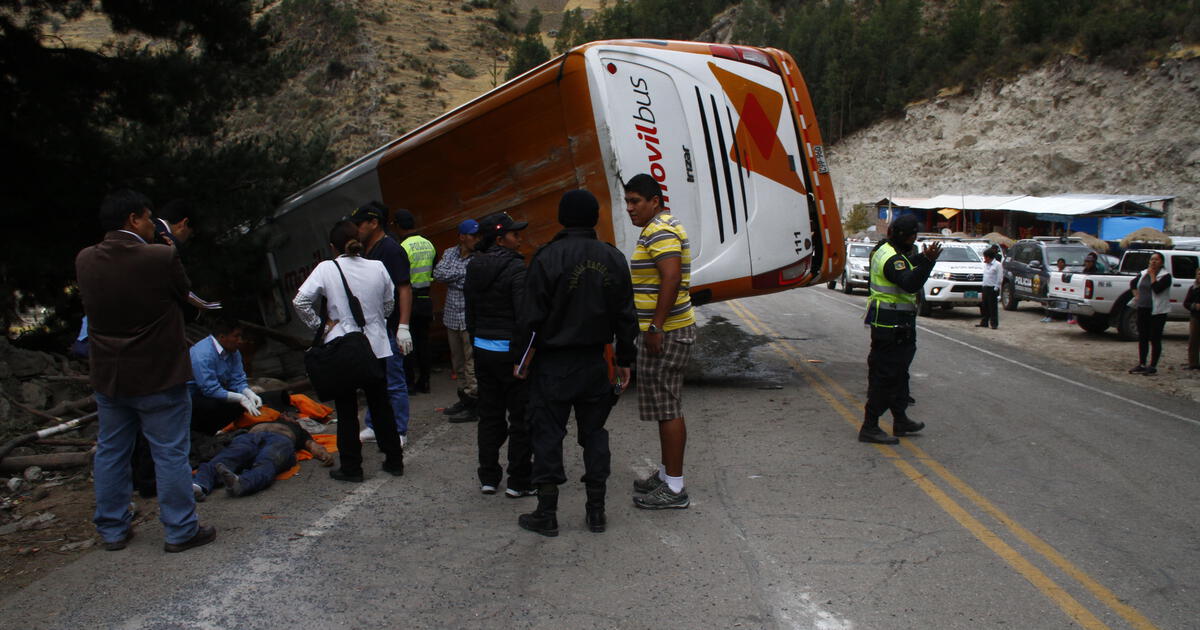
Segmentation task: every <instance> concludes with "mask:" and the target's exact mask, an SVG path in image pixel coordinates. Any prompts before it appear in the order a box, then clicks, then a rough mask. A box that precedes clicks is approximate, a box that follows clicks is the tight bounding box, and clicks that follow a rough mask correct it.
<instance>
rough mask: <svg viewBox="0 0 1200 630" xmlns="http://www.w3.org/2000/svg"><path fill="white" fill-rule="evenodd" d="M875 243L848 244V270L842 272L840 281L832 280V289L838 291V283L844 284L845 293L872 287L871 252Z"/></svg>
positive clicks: (851, 242)
mask: <svg viewBox="0 0 1200 630" xmlns="http://www.w3.org/2000/svg"><path fill="white" fill-rule="evenodd" d="M874 249H875V243H872V242H870V241H866V242H863V241H850V242H847V243H846V268H845V269H844V270H843V271H842V277H841V279H840V280H831V281H830V282H829V288H830V289H836V288H837V285H838V282H839V281H840V282H841V283H842V292H843V293H853V292H854V289H857V288H862V289H866V288H869V287H870V286H871V251H872V250H874Z"/></svg>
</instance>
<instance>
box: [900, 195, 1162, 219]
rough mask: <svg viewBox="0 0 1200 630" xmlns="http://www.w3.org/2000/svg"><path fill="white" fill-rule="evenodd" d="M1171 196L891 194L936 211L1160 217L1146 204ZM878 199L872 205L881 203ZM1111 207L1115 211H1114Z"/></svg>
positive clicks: (911, 205) (907, 203)
mask: <svg viewBox="0 0 1200 630" xmlns="http://www.w3.org/2000/svg"><path fill="white" fill-rule="evenodd" d="M1174 198H1175V197H1174V196H1173V195H1093V194H1066V195H1054V196H1052V197H1034V196H1033V195H938V196H936V197H926V198H920V197H892V198H891V200H890V203H891V205H893V206H896V207H905V208H916V209H919V210H936V209H939V208H956V209H959V210H1011V211H1014V212H1032V213H1036V214H1060V215H1069V216H1080V215H1088V214H1150V215H1154V216H1161V215H1162V213H1163V211H1162V210H1159V209H1158V208H1152V207H1150V206H1148V205H1145V204H1148V203H1153V202H1156V201H1166V200H1170V199H1174ZM887 203H889V200H888V199H886V198H885V199H881V200H880V201H879V202H878V204H876V205H885V204H887ZM1114 209H1115V211H1114Z"/></svg>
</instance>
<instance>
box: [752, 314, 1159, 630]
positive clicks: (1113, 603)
mask: <svg viewBox="0 0 1200 630" xmlns="http://www.w3.org/2000/svg"><path fill="white" fill-rule="evenodd" d="M729 305H730V306H731V307H733V308H734V311H735V312H737V313H738V314H739V316H740V317H742V319H743V320H753V321H754V322H756V323H757V324H758V326H759V327H760V328H762V329H764V330H766V331H768V333H769V335H770V336H778V334H777V333H775V332H774V331H772V330H770V328H769V327H768V326H767V325H766V324H765V323H764V322H763V321H762V320H761V319H759V317H758V316H757V315H755V314H754V313H753V312H752V311H751V310H750V309H749V308H748V307H747V306H746V305H744V304H740V303H734V302H729ZM747 323H748V324H750V322H749V321H747ZM776 343H779V344H780V345H781V346H782V347H783V348H784V349H786V350H787V351H788V352H789V353H791V354H793V355H794V356H796V357H801V354H800V352H799V350H797V349H796V348H795V347H794V346H792V344H790V343H788V342H787V341H785V340H779V341H778V342H776ZM797 364H798V365H799V366H800V368H801V369H803V370H804V371H805V372H810V373H812V374H815V375H816V376H817V377H818V378H819V379H820V380H822V381H823V382H824V383H826V384H827V385H828V386H829V387H830V388H832V389H834V390H836V391H837V392H838V393H839V394H840V395H841V396H843V397H844V398H845V399H847V400H849V401H852V402H853V403H854V404H855V405H857V406H859V407H861V405H862V403H861V402H859V400H858V397H857V396H855V395H854V394H852V393H850V392H849V391H847V390H846V388H844V387H842V385H841V384H840V383H838V382H837V381H835V380H834V379H833V378H831V377H830V376H829V375H828V374H826V373H825V372H823V371H821V370H818V369H816V368H813V367H812V366H810V365H807V364H806V363H804V362H802V361H801V362H797V363H793V366H795V365H797ZM843 408H844V407H843ZM843 415H845V414H843ZM856 426H857V424H856ZM901 444H903V445H904V447H905V448H906V449H907V450H908V451H909V452H911V453H912V454H913V456H914V457H916V459H917V460H918V461H920V462H921V463H923V464H925V466H927V467H928V468H929V469H931V470H933V472H934V473H936V474H937V476H938V477H941V478H942V479H943V480H944V481H945V482H946V483H947V484H949V485H950V487H952V488H954V489H955V490H957V491H958V492H959V493H960V494H962V495H963V496H964V497H966V498H967V499H969V500H970V501H971V502H972V503H974V504H975V505H976V506H977V507H979V509H981V510H983V511H984V512H985V513H987V514H988V515H990V516H991V517H992V518H994V519H996V520H997V521H999V522H1000V523H1001V524H1003V525H1004V527H1005V528H1007V529H1008V530H1009V531H1010V532H1012V533H1013V535H1015V536H1016V537H1017V538H1019V539H1020V540H1021V541H1022V542H1024V543H1025V544H1027V545H1029V546H1030V547H1031V548H1032V549H1033V550H1034V551H1036V552H1038V553H1039V554H1041V556H1042V557H1044V558H1046V559H1047V560H1049V561H1050V562H1051V563H1052V564H1054V566H1056V567H1058V568H1059V569H1060V570H1061V571H1062V572H1063V573H1066V574H1067V575H1069V576H1070V577H1071V578H1072V579H1074V580H1075V581H1076V582H1079V584H1081V585H1082V586H1083V587H1084V588H1085V589H1087V590H1088V592H1090V593H1091V594H1092V596H1093V597H1095V598H1096V599H1098V600H1100V602H1102V603H1103V604H1104V605H1105V606H1108V607H1109V608H1110V609H1111V610H1112V611H1113V612H1115V613H1117V614H1118V615H1120V616H1121V617H1122V618H1124V619H1125V621H1127V622H1129V624H1130V625H1131V626H1133V627H1134V628H1137V629H1138V630H1157V626H1155V625H1154V623H1153V622H1151V621H1150V620H1149V619H1147V618H1146V616H1145V615H1143V614H1142V613H1141V612H1139V611H1138V610H1137V609H1136V608H1134V607H1132V606H1130V605H1128V604H1126V603H1124V602H1122V601H1121V600H1120V599H1119V598H1118V597H1117V596H1116V594H1114V593H1113V592H1112V591H1110V590H1109V589H1108V588H1106V587H1105V586H1104V585H1102V584H1100V583H1099V582H1098V581H1096V579H1095V578H1093V577H1091V576H1090V575H1088V574H1087V573H1086V572H1084V571H1083V569H1080V568H1079V567H1078V566H1075V565H1074V564H1073V563H1071V561H1069V560H1067V559H1066V557H1064V556H1063V555H1062V554H1061V553H1059V552H1058V550H1056V549H1055V548H1054V547H1052V546H1051V545H1050V544H1049V543H1047V542H1046V541H1044V540H1042V539H1041V538H1039V537H1038V536H1037V535H1036V534H1034V533H1033V532H1031V531H1029V530H1028V529H1026V528H1025V527H1023V526H1021V524H1019V523H1017V522H1016V520H1014V519H1013V518H1012V517H1010V516H1009V515H1008V514H1005V513H1004V511H1003V510H1001V509H1000V508H998V507H996V506H995V505H994V504H993V503H992V502H991V501H989V500H987V499H986V498H985V497H984V496H983V495H981V494H980V493H979V492H978V491H976V490H975V489H974V488H972V487H971V486H969V485H968V484H967V483H966V482H965V481H963V480H962V479H960V478H959V477H958V476H957V475H955V474H954V473H952V472H950V471H949V470H947V469H946V467H945V466H943V465H942V464H941V463H940V462H938V461H937V460H936V459H934V458H933V457H931V456H930V455H929V454H928V453H926V452H925V451H924V450H923V449H922V448H921V447H919V446H917V445H916V444H914V443H913V442H912V440H902V441H901Z"/></svg>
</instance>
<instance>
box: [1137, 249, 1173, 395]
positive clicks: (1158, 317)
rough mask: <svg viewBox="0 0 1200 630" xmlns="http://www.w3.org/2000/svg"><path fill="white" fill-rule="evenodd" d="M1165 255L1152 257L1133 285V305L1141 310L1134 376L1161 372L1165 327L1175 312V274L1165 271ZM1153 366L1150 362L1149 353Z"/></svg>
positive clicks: (1157, 254)
mask: <svg viewBox="0 0 1200 630" xmlns="http://www.w3.org/2000/svg"><path fill="white" fill-rule="evenodd" d="M1163 262H1164V261H1163V255H1162V254H1160V253H1158V252H1154V253H1153V254H1150V262H1149V263H1148V264H1147V267H1146V268H1145V269H1143V270H1142V272H1141V273H1139V274H1138V275H1137V277H1136V278H1134V279H1133V280H1131V281H1130V282H1129V288H1130V289H1132V290H1133V299H1132V300H1130V302H1129V305H1130V306H1132V307H1134V308H1136V309H1137V329H1138V364H1137V365H1136V366H1134V367H1133V369H1131V370H1129V373H1130V374H1144V375H1147V376H1149V375H1151V374H1156V373H1158V357H1159V356H1161V355H1162V335H1163V326H1165V325H1166V324H1167V313H1170V312H1171V274H1169V273H1164V272H1163ZM1147 347H1149V350H1150V363H1149V364H1147V363H1146V350H1147Z"/></svg>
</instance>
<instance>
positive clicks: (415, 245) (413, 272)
mask: <svg viewBox="0 0 1200 630" xmlns="http://www.w3.org/2000/svg"><path fill="white" fill-rule="evenodd" d="M400 246H401V247H403V248H404V251H405V252H407V253H408V281H409V282H410V283H411V284H412V287H413V288H414V289H427V288H429V285H431V284H433V259H434V258H435V257H437V250H435V249H434V248H433V243H431V242H429V239H427V238H425V237H424V236H419V235H417V234H413V235H410V236H408V237H407V238H405V239H404V242H402V243H400Z"/></svg>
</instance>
